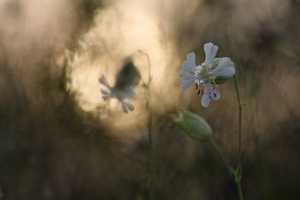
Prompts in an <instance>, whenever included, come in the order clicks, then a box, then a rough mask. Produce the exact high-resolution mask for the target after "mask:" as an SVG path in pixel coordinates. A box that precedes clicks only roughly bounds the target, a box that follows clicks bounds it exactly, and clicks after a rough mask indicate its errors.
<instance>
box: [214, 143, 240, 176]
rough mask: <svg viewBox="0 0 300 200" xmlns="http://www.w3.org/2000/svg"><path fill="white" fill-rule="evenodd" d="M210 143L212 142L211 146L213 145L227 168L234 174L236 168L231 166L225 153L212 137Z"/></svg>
mask: <svg viewBox="0 0 300 200" xmlns="http://www.w3.org/2000/svg"><path fill="white" fill-rule="evenodd" d="M208 142H209V144H211V146H212V147H213V149H214V150H215V152H216V153H217V154H218V155H219V156H220V158H221V159H222V161H223V163H224V165H225V166H226V168H227V169H228V172H229V174H230V175H231V174H232V175H233V174H234V173H235V172H234V170H233V169H232V168H231V167H230V165H229V164H228V162H227V160H226V159H225V157H224V156H223V154H222V153H221V151H220V149H219V148H218V146H217V145H216V143H215V142H214V141H213V140H212V139H211V138H210V139H209V140H208Z"/></svg>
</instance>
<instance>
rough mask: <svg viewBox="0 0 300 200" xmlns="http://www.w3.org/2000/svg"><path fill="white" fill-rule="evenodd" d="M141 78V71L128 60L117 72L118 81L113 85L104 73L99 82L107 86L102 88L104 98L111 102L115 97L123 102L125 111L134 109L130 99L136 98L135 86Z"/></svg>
mask: <svg viewBox="0 0 300 200" xmlns="http://www.w3.org/2000/svg"><path fill="white" fill-rule="evenodd" d="M139 80H140V73H139V71H138V70H137V69H136V67H135V66H134V64H133V63H132V62H131V61H128V62H127V63H126V64H125V65H124V66H123V68H122V69H121V70H120V71H119V72H118V73H117V76H116V83H115V85H114V86H113V87H111V86H110V85H109V83H108V82H107V80H106V78H105V76H104V75H103V74H102V75H101V76H100V77H99V82H100V83H101V84H102V85H103V86H105V87H106V89H101V93H102V98H103V100H104V101H106V102H109V101H110V100H111V99H112V98H115V99H117V100H118V102H119V103H120V104H121V107H122V110H123V112H125V113H128V111H133V110H134V106H133V105H132V104H131V103H130V102H129V99H134V98H135V92H134V88H135V87H136V85H137V84H138V82H139Z"/></svg>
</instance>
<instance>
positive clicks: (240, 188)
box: [236, 181, 244, 200]
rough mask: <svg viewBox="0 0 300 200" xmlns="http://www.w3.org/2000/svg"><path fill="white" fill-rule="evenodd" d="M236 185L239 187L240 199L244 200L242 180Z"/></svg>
mask: <svg viewBox="0 0 300 200" xmlns="http://www.w3.org/2000/svg"><path fill="white" fill-rule="evenodd" d="M236 187H237V190H238V194H239V199H240V200H244V195H243V190H242V186H241V181H238V182H236Z"/></svg>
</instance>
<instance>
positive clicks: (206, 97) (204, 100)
mask: <svg viewBox="0 0 300 200" xmlns="http://www.w3.org/2000/svg"><path fill="white" fill-rule="evenodd" d="M209 103H210V96H209V92H205V93H204V94H203V97H202V99H201V105H202V106H203V107H205V108H207V107H208V105H209Z"/></svg>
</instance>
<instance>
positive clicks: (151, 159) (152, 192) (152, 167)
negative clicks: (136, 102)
mask: <svg viewBox="0 0 300 200" xmlns="http://www.w3.org/2000/svg"><path fill="white" fill-rule="evenodd" d="M147 91H148V92H147V93H148V94H147V101H146V109H147V112H148V119H147V121H148V122H147V123H148V126H147V128H148V141H149V171H150V174H149V176H150V177H149V181H150V200H154V199H155V151H154V144H153V136H152V115H151V110H150V100H149V94H150V92H149V88H147Z"/></svg>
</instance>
